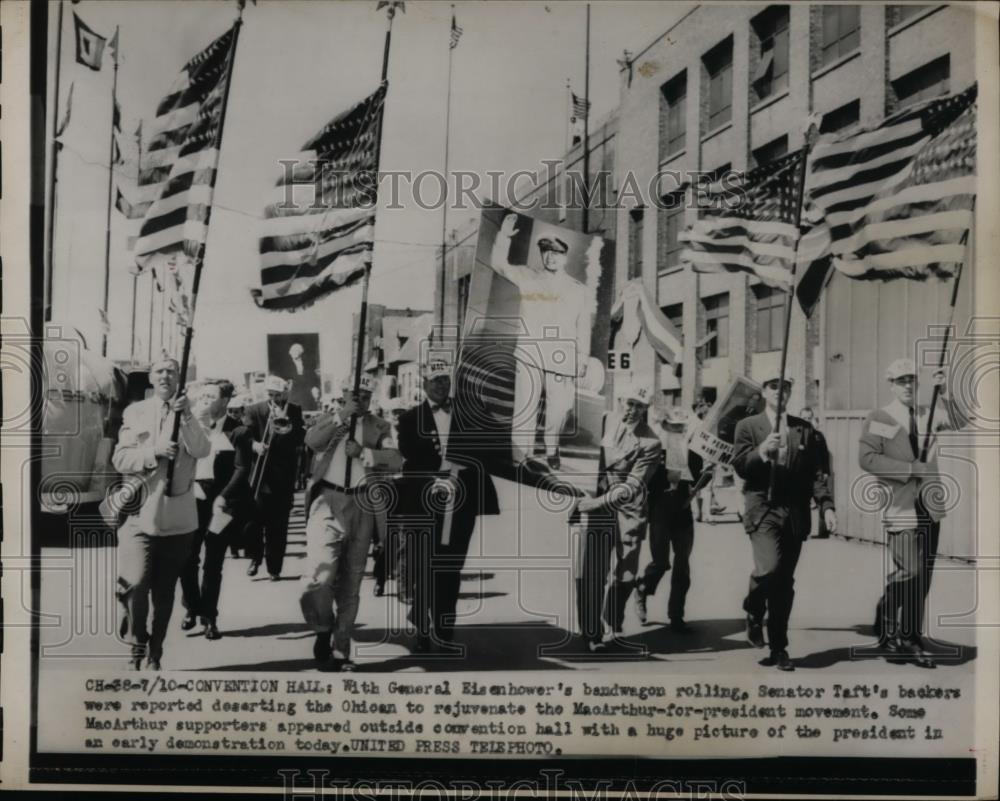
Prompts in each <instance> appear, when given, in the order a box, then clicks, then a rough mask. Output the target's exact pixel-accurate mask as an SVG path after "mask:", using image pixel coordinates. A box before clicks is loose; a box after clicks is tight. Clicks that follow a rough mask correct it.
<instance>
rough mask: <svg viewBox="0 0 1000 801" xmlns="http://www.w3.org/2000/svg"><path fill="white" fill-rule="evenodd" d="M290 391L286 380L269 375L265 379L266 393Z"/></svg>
mask: <svg viewBox="0 0 1000 801" xmlns="http://www.w3.org/2000/svg"><path fill="white" fill-rule="evenodd" d="M287 389H288V384H286V383H285V379H283V378H279V377H278V376H276V375H269V376H268V377H267V378H265V379H264V391H265V392H285V391H286V390H287Z"/></svg>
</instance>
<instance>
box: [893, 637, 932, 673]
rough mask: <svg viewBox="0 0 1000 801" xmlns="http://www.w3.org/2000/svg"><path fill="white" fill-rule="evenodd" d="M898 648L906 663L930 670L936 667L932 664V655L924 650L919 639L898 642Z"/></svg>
mask: <svg viewBox="0 0 1000 801" xmlns="http://www.w3.org/2000/svg"><path fill="white" fill-rule="evenodd" d="M899 647H900V651H901V652H902V654H903V655H904V656H905V657H906V661H908V662H910V663H911V664H914V665H916V666H917V667H922V668H930V669H933V668H936V667H937V665H936V664H935V663H934V655H933V654H931V653H929V652H928V651H926V650H924V647H923V644H922V643H921V642H920V640H919V639H914V640H906V641H904V642H900V643H899Z"/></svg>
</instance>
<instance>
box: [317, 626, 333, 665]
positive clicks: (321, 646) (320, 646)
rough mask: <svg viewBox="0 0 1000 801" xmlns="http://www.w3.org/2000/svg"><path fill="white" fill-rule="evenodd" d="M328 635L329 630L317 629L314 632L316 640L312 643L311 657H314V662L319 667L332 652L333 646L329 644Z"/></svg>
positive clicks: (329, 633)
mask: <svg viewBox="0 0 1000 801" xmlns="http://www.w3.org/2000/svg"><path fill="white" fill-rule="evenodd" d="M330 636H331V632H329V631H317V632H316V642H314V643H313V657H314V658H315V659H316V664H317V665H319V666H320V667H323V666H324V665H326V663H327V662H328V661H329V659H330V654H332V653H333V648H332V647H331V646H330Z"/></svg>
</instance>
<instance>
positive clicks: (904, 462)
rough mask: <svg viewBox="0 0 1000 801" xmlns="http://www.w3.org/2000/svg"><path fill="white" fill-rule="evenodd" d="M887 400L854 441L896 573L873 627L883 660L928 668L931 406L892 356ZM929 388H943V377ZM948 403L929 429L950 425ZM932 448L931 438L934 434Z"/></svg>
mask: <svg viewBox="0 0 1000 801" xmlns="http://www.w3.org/2000/svg"><path fill="white" fill-rule="evenodd" d="M886 378H887V379H888V381H889V388H890V390H891V392H892V394H893V396H894V397H893V400H892V401H891V402H890V403H889V404H887V405H886V406H883V407H882V408H881V409H876V410H875V411H873V412H871V413H870V414H869V415H868V417H867V418H866V419H865V423H864V426H863V427H862V429H861V438H860V441H859V443H858V446H859V451H858V463H859V464H860V466H861V469H862V470H866V471H867V472H869V473H871V474H872V475H874V476H877V477H878V479H879V482H880V483H881V484H882V485H883V486H884V487H885V488H886V489H887V490H888V492H889V496H890V501H889V506H888V508H887V509H886V511H885V514H884V517H883V524H884V527H885V530H886V545H887V548H888V551H889V554H890V555H891V556H892V562H893V566H894V569H893V570H892V571H891V572H890V573H889V575H888V577H887V578H886V584H885V590H884V592H883V594H882V597H881V598H880V599H879V602H878V604H877V606H876V613H875V629H876V633H877V634H878V637H879V643H880V645H881V646H882V648H883V649H884V650H885V652H886V655H887V656H889V657H890V658H891V657H897V658H900V659H904V660H907V661H911V662H913V663H914V664H916V665H919V666H921V667H928V668H933V667H934V661H933V657H932V655H931V654H930V653H928V651H927V650H926V648H925V647H924V644H923V640H922V633H923V622H924V606H925V605H926V601H927V593H928V592H929V591H930V587H931V577H932V575H933V572H934V560H935V556H936V554H937V544H938V536H939V534H940V531H941V522H940V521H941V518H942V517H944V512H943V510H941V509H940V508H939V507H938V506H937V505H935V503H934V502H933V493H929V492H927V491H926V490H927V488H928V485H931V486H932V485H933V482H934V477H935V476H936V475H937V473H938V465H937V458H936V454H935V453H934V450H933V449H929V454H930V455H929V458H928V460H927V461H926V462H924V461H921V458H920V457H921V455H922V448H923V442H924V436H925V434H926V432H927V420H928V416H929V409H927V408H926V407H923V406H920V405H919V403H918V402H917V368H916V365H915V364H914V363H913V360H912V359H897V360H896V361H894V362H893V363H892V364H890V365H889V368H888V369H887V370H886ZM934 383H935V384H938V385H940V386H942V387H943V386H944V383H945V376H944V373H943V372H937V373H935V375H934ZM948 405H949V404H948V403H947V401H946V402H945V403H944V404H942V405H941V406H939V407H938V410H937V413H936V414H935V419H934V426H933V429H934V431H941V430H944V429H947V428H951V427H952V425H951V422H950V420H948V417H949V413H948V412H949V410H948V409H947V406H948ZM931 444H932V445H933V444H934V442H933V437H932V443H931Z"/></svg>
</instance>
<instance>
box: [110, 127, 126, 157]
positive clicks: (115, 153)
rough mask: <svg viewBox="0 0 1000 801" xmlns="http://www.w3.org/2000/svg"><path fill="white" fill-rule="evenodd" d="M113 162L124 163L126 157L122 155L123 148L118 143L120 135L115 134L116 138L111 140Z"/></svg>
mask: <svg viewBox="0 0 1000 801" xmlns="http://www.w3.org/2000/svg"><path fill="white" fill-rule="evenodd" d="M111 163H112V164H124V163H125V158H124V156H122V149H121V147H120V146H119V144H118V135H117V134H115V136H114V138H113V139H112V140H111Z"/></svg>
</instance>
